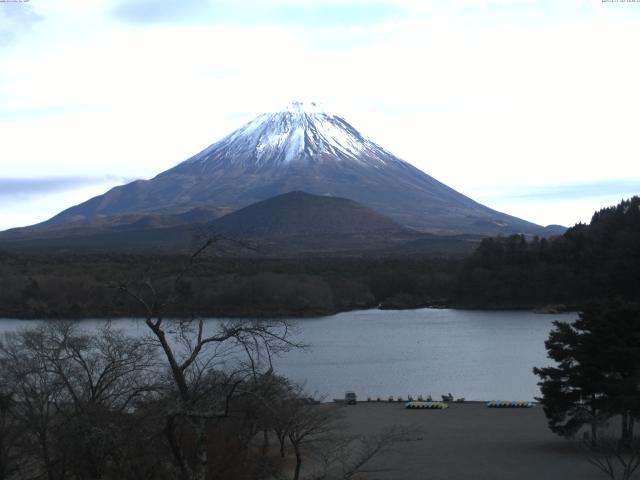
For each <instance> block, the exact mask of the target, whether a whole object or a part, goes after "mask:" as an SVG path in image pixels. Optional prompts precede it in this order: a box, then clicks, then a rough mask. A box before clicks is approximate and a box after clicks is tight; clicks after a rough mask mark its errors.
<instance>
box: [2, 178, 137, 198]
mask: <svg viewBox="0 0 640 480" xmlns="http://www.w3.org/2000/svg"><path fill="white" fill-rule="evenodd" d="M114 181H119V182H121V183H127V182H130V181H131V179H125V178H121V177H115V176H60V177H30V178H0V201H2V200H14V199H15V198H16V197H19V198H24V197H35V196H42V195H47V194H51V193H57V192H63V191H69V190H76V189H79V188H83V187H86V186H89V185H97V184H103V183H112V182H114Z"/></svg>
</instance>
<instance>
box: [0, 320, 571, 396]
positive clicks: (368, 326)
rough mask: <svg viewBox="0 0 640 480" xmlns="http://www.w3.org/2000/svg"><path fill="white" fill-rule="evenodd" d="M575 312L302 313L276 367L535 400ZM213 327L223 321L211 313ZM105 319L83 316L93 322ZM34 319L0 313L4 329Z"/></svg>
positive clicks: (330, 390)
mask: <svg viewBox="0 0 640 480" xmlns="http://www.w3.org/2000/svg"><path fill="white" fill-rule="evenodd" d="M575 318H576V315H575V314H573V313H569V314H560V315H539V314H534V313H530V312H513V311H500V312H496V311H477V310H438V309H421V310H401V311H389V310H387V311H381V310H365V311H357V312H346V313H341V314H338V315H332V316H329V317H321V318H314V319H302V320H296V322H297V325H298V332H299V334H298V339H299V340H300V341H302V342H304V343H307V344H310V345H311V348H310V349H309V350H308V351H294V352H290V353H288V354H287V355H286V356H285V357H283V358H279V359H277V360H276V362H275V364H276V367H277V370H278V371H279V372H280V373H282V374H284V375H286V376H288V377H290V378H292V379H294V380H296V381H299V382H304V383H305V384H306V388H307V390H308V391H309V392H311V393H313V392H318V393H319V394H321V395H325V396H327V397H328V398H333V397H338V396H341V395H344V391H345V390H354V391H355V392H356V393H357V394H358V396H359V397H360V398H362V399H364V398H366V397H367V396H378V395H380V396H382V397H383V398H386V397H387V396H389V395H394V396H398V395H401V396H403V397H406V396H407V395H414V396H415V395H420V394H422V395H426V394H431V395H433V396H434V397H436V396H437V397H439V396H440V395H442V394H445V393H448V392H451V393H453V395H454V396H456V397H466V398H467V399H477V400H491V399H504V400H516V399H521V400H531V399H533V398H534V397H535V396H537V395H538V394H539V391H538V387H537V386H536V382H537V379H536V377H535V376H534V375H533V373H532V371H531V370H532V368H533V367H534V366H543V365H547V364H549V363H550V360H548V359H547V358H546V352H545V349H544V341H545V340H546V338H547V336H548V334H549V331H550V329H551V328H552V325H551V323H552V322H553V321H554V320H562V321H572V320H573V319H575ZM208 322H209V324H210V326H211V327H213V326H214V325H215V323H216V322H217V321H216V320H213V319H212V320H208ZM102 323H103V321H101V320H83V321H82V324H83V326H85V327H87V328H92V327H97V326H99V325H101V324H102ZM28 325H29V322H26V321H19V320H0V331H11V330H15V329H18V328H21V327H23V326H28ZM114 325H115V326H117V327H118V328H122V329H124V330H126V331H127V332H128V333H130V334H132V335H139V334H143V333H146V327H145V326H144V324H143V323H142V322H140V321H133V320H116V321H114Z"/></svg>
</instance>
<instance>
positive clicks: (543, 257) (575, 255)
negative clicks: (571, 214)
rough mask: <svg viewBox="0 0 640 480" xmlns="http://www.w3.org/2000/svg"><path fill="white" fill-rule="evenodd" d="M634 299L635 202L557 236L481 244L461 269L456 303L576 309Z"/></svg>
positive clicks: (639, 246)
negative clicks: (594, 302) (613, 299)
mask: <svg viewBox="0 0 640 480" xmlns="http://www.w3.org/2000/svg"><path fill="white" fill-rule="evenodd" d="M639 296H640V198H638V197H633V198H632V199H630V200H625V201H623V202H621V203H620V204H619V205H616V206H614V207H610V208H605V209H602V210H600V211H598V212H596V213H595V214H594V215H593V218H592V220H591V223H590V224H589V225H585V224H577V225H576V226H574V227H572V228H570V229H568V230H567V232H566V233H565V234H564V235H562V236H559V237H553V238H550V239H548V240H547V239H538V238H534V239H532V240H529V241H527V240H526V239H525V238H524V237H523V236H521V235H514V236H510V237H503V238H489V239H485V240H483V241H482V243H481V244H480V246H479V247H478V249H477V250H476V251H475V252H474V254H473V255H472V256H471V257H469V258H468V259H467V260H466V261H465V262H464V265H463V268H462V270H461V272H460V275H459V277H458V284H457V290H456V295H455V297H456V299H457V300H458V301H460V302H462V303H472V304H479V306H539V305H548V304H565V305H567V306H576V305H582V304H584V303H585V302H588V301H591V300H593V299H606V298H611V297H621V298H624V299H628V300H634V299H637V298H638V297H639Z"/></svg>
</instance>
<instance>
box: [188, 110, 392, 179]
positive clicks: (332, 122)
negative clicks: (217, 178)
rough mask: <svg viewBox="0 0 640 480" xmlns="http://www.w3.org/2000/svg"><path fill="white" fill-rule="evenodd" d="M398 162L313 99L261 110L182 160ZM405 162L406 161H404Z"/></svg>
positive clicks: (209, 163)
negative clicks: (279, 108) (224, 135)
mask: <svg viewBox="0 0 640 480" xmlns="http://www.w3.org/2000/svg"><path fill="white" fill-rule="evenodd" d="M390 161H391V162H401V160H398V159H397V158H395V157H394V156H393V155H391V154H390V153H388V152H387V151H385V150H384V149H383V148H382V147H380V146H378V145H376V144H375V143H373V142H372V141H370V140H369V139H367V138H366V137H365V136H363V135H362V134H360V133H359V132H358V131H357V130H356V129H355V128H353V127H352V126H351V125H350V124H349V123H348V122H347V121H346V120H345V119H344V118H342V117H339V116H337V115H333V114H331V113H329V112H327V111H326V110H325V108H324V107H323V106H322V105H321V104H319V103H317V102H300V101H294V102H292V103H290V104H289V105H288V106H286V107H285V108H283V109H281V110H280V111H276V112H271V113H265V114H262V115H260V116H258V117H256V118H255V119H253V120H252V121H250V122H249V123H247V124H245V125H244V126H243V127H241V128H239V129H238V130H236V131H235V132H233V133H231V134H230V135H228V136H226V137H225V138H223V139H222V140H220V141H218V142H216V143H214V144H213V145H211V146H209V147H208V148H206V149H205V150H203V151H202V152H200V153H199V154H197V155H195V156H194V157H192V158H190V159H189V160H187V161H186V162H184V163H183V164H186V165H189V166H191V167H192V166H194V164H196V165H200V166H201V167H202V168H203V170H210V169H211V168H215V164H221V163H222V164H232V165H235V166H245V167H250V166H254V167H263V166H267V165H271V166H273V165H279V166H287V165H290V164H293V163H295V164H298V163H301V162H302V163H309V164H314V163H318V162H358V163H364V164H369V165H372V166H378V167H379V166H381V165H384V164H387V163H388V162H390ZM402 163H404V162H402Z"/></svg>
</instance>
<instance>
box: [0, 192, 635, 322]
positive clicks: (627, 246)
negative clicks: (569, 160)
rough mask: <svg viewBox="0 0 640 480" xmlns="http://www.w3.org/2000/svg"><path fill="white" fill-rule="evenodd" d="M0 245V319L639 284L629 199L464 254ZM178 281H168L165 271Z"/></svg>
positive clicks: (492, 303) (366, 302)
mask: <svg viewBox="0 0 640 480" xmlns="http://www.w3.org/2000/svg"><path fill="white" fill-rule="evenodd" d="M204 253H205V254H203V255H200V256H198V258H196V259H195V261H192V260H191V259H190V258H188V257H185V256H166V255H165V256H143V255H115V254H114V255H98V254H95V255H82V254H75V255H72V254H65V255H53V254H51V255H40V256H37V255H32V254H26V253H24V254H20V253H8V252H5V253H0V317H10V318H11V317H13V318H43V317H46V318H82V317H119V316H130V315H141V314H143V312H142V311H141V310H140V309H139V306H137V305H136V303H135V302H132V301H131V299H130V298H128V297H127V296H126V295H124V294H123V287H124V286H126V287H127V288H129V289H141V290H144V289H146V288H149V285H151V286H152V287H153V288H155V289H157V291H158V292H159V294H160V295H162V292H163V291H164V292H169V291H170V290H175V291H177V292H178V293H179V296H180V298H179V301H176V302H175V303H174V304H173V305H172V306H171V307H170V308H169V311H168V312H167V313H168V314H169V315H174V316H190V315H203V316H204V315H206V316H213V315H223V316H287V315H295V316H301V315H321V314H329V313H334V312H338V311H344V310H351V309H360V308H371V307H376V306H381V307H382V308H415V307H421V306H451V307H469V308H471V307H472V308H528V309H530V308H539V309H544V308H548V307H550V306H553V307H554V308H572V307H575V306H578V305H581V304H583V303H584V302H585V301H586V300H588V299H594V298H607V297H611V296H619V297H622V298H626V299H633V298H637V297H638V296H639V294H640V198H638V197H634V198H632V199H630V200H626V201H623V202H621V203H620V204H619V205H617V206H614V207H610V208H605V209H603V210H600V211H598V212H596V213H595V214H594V216H593V218H592V220H591V222H590V224H588V225H586V224H577V225H576V226H574V227H572V228H570V229H569V230H567V232H566V233H565V234H564V235H562V236H558V237H552V238H549V239H540V238H537V237H534V238H526V237H525V236H522V235H513V236H509V237H496V238H487V239H484V240H483V241H482V242H481V243H480V244H479V246H478V248H477V249H476V250H475V252H474V253H473V254H471V255H470V256H468V257H467V258H464V259H461V258H456V257H445V256H439V257H434V256H427V255H420V256H418V255H413V256H408V255H404V256H392V255H387V256H384V257H362V258H357V257H349V258H337V257H314V258H284V259H274V258H250V257H249V256H247V255H243V256H242V257H234V256H233V255H229V254H227V255H222V256H219V255H217V253H219V252H218V251H217V249H216V245H215V244H214V245H212V246H211V247H210V248H209V250H207V251H206V252H204ZM178 277H179V280H178V281H177V282H176V279H177V278H178Z"/></svg>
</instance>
